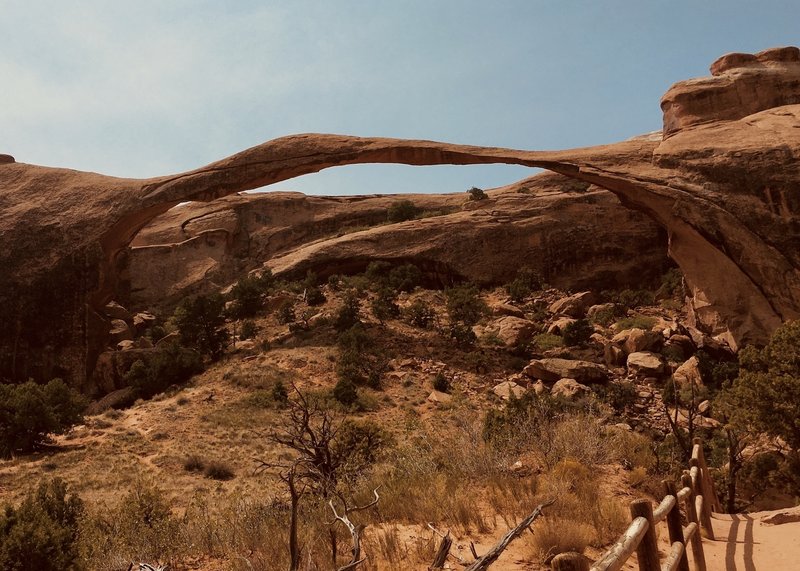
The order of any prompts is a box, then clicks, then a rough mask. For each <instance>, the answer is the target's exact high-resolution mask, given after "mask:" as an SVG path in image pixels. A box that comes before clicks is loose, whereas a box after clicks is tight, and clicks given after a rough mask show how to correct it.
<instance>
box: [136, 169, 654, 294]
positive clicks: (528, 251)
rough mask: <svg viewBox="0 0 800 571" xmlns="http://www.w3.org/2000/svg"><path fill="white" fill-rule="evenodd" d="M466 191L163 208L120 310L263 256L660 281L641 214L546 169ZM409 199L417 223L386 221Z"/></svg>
mask: <svg viewBox="0 0 800 571" xmlns="http://www.w3.org/2000/svg"><path fill="white" fill-rule="evenodd" d="M488 194H489V196H490V198H489V199H487V200H483V201H469V200H467V196H466V194H463V193H459V194H446V195H403V196H357V197H313V196H305V195H303V194H299V193H288V192H276V193H262V194H250V195H237V196H231V197H226V198H222V199H220V200H218V201H215V202H212V203H192V204H188V205H185V206H181V207H178V208H175V209H173V210H170V211H169V212H167V213H165V214H163V215H162V216H159V217H158V218H157V219H155V220H154V221H153V222H152V223H151V224H149V225H148V226H147V227H145V228H144V229H143V230H142V232H141V233H140V234H139V235H138V236H137V237H136V239H135V240H134V242H133V244H132V246H133V247H132V249H131V251H130V256H129V268H128V272H127V276H128V279H129V282H130V288H129V289H130V297H129V299H124V298H123V304H126V303H127V305H126V307H129V308H131V307H133V308H134V309H138V308H148V307H150V308H152V307H156V306H158V305H159V304H161V303H166V304H169V302H170V301H172V300H174V299H176V298H177V297H180V296H182V295H185V294H186V293H187V292H194V291H200V290H202V289H203V288H212V287H213V286H214V284H216V285H217V286H219V285H221V284H227V283H230V282H232V281H233V280H235V279H236V277H237V276H239V275H242V273H243V272H245V271H247V270H251V269H253V268H256V267H260V266H261V265H262V264H263V263H264V261H265V260H268V261H269V262H268V265H269V266H270V267H271V268H272V269H273V271H274V272H275V273H276V274H279V275H280V274H292V275H294V276H302V275H304V274H305V272H306V271H308V270H313V271H314V272H316V273H317V274H318V275H319V276H321V277H323V278H325V277H327V276H328V275H330V274H332V273H347V272H355V271H363V270H364V267H365V266H366V265H367V264H368V263H369V262H370V261H373V260H388V261H392V262H396V263H405V262H408V261H413V262H414V263H415V264H416V265H417V266H418V267H420V268H421V269H422V270H423V272H424V273H425V275H426V278H427V281H428V282H429V283H433V284H437V285H441V284H449V283H451V282H452V281H453V280H458V279H469V280H471V281H474V282H476V283H480V284H484V285H489V284H498V283H503V282H506V281H508V280H510V279H512V278H513V277H514V276H515V275H516V272H517V270H518V269H519V267H520V265H522V264H527V265H529V266H531V267H535V268H537V269H538V270H539V271H540V273H541V274H542V275H543V276H544V277H545V278H546V280H547V282H548V283H551V284H553V285H555V286H557V287H560V288H562V289H582V288H586V287H589V286H590V285H591V286H593V287H599V288H601V289H611V288H615V287H624V286H627V285H631V284H641V283H643V282H645V281H647V280H648V279H649V278H656V277H657V276H658V275H660V274H661V273H663V271H664V269H665V262H666V255H665V254H666V234H665V233H664V232H663V230H661V229H660V228H659V227H658V225H657V224H655V223H654V222H653V221H651V220H650V219H649V218H648V217H647V216H645V215H643V214H641V213H639V212H635V211H633V210H629V209H627V208H624V207H623V206H621V205H620V203H619V200H617V198H616V197H615V196H614V195H613V194H611V193H609V192H607V191H604V190H601V189H599V188H598V187H589V185H587V184H584V183H579V182H578V183H576V182H575V181H571V180H570V179H568V178H565V177H563V176H561V175H554V174H550V173H543V174H541V175H538V176H535V177H532V178H530V179H526V180H524V181H521V182H518V183H515V184H512V185H509V186H507V187H503V188H500V189H496V190H492V191H489V193H488ZM398 200H410V201H412V202H413V203H414V205H415V206H416V207H417V208H418V210H419V212H421V213H424V214H423V218H422V219H419V220H410V221H406V222H402V223H394V224H388V223H387V209H388V208H389V207H390V206H391V205H392V204H394V203H396V202H397V201H398Z"/></svg>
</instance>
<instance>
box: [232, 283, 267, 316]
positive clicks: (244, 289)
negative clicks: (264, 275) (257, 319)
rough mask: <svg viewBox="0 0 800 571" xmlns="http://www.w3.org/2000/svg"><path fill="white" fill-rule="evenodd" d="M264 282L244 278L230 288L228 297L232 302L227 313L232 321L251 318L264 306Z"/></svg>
mask: <svg viewBox="0 0 800 571" xmlns="http://www.w3.org/2000/svg"><path fill="white" fill-rule="evenodd" d="M264 292H265V288H264V282H263V281H262V280H261V279H260V278H256V277H250V276H246V277H243V278H239V280H238V281H237V282H236V284H234V286H233V288H231V292H230V294H229V295H228V297H229V299H230V300H231V301H232V302H233V304H232V307H231V309H230V311H229V313H230V315H231V317H233V318H234V319H243V318H245V317H252V316H254V315H255V314H256V313H258V311H259V310H260V309H261V308H262V307H263V306H264V300H263V295H264Z"/></svg>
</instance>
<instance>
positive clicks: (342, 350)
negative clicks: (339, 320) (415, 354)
mask: <svg viewBox="0 0 800 571" xmlns="http://www.w3.org/2000/svg"><path fill="white" fill-rule="evenodd" d="M338 345H339V356H338V358H337V359H336V374H337V375H338V377H339V378H340V379H346V380H348V381H350V382H352V383H353V384H355V385H367V386H369V387H372V388H374V389H377V388H380V379H381V374H382V373H383V371H384V370H385V369H386V359H385V357H382V356H380V355H377V354H375V353H373V352H372V351H371V349H372V347H373V343H372V339H370V337H369V335H368V334H367V332H366V330H365V329H364V326H363V325H362V324H360V323H359V324H356V325H354V326H353V327H351V328H350V329H348V330H347V331H344V332H342V333H340V334H339V339H338Z"/></svg>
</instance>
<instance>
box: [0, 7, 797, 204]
mask: <svg viewBox="0 0 800 571" xmlns="http://www.w3.org/2000/svg"><path fill="white" fill-rule="evenodd" d="M798 33H800V1H798V0H793V1H789V0H786V1H771V0H759V1H758V2H756V1H753V0H750V1H746V2H744V1H722V0H714V1H705V0H693V1H688V0H685V1H674V0H673V1H645V0H606V1H601V0H593V1H589V0H583V1H577V0H576V1H569V0H551V1H545V0H528V1H523V0H494V1H490V0H482V1H479V0H476V1H473V0H438V1H437V0H394V1H385V0H339V1H335V0H327V1H325V0H316V1H312V0H286V1H281V2H279V1H266V0H265V1H260V2H259V1H255V0H240V1H235V0H227V1H221V0H220V1H211V0H135V1H133V0H132V1H117V0H0V153H10V154H12V155H14V156H15V157H16V158H17V160H18V161H20V162H29V163H36V164H46V165H52V166H65V167H71V168H76V169H81V170H92V171H98V172H103V173H107V174H112V175H117V176H134V177H145V176H156V175H161V174H168V173H173V172H178V171H182V170H188V169H191V168H195V167H198V166H201V165H203V164H206V163H208V162H210V161H213V160H216V159H219V158H222V157H224V156H227V155H229V154H232V153H234V152H236V151H239V150H242V149H244V148H246V147H249V146H252V145H255V144H258V143H261V142H263V141H266V140H268V139H272V138H275V137H280V136H283V135H288V134H292V133H303V132H321V133H346V134H353V135H376V136H388V137H406V138H422V139H435V140H444V141H450V142H457V143H466V144H477V145H491V146H507V147H518V148H525V149H557V148H565V147H576V146H586V145H594V144H600V143H608V142H613V141H617V140H621V139H625V138H628V137H631V136H634V135H637V134H640V133H643V132H647V131H652V130H655V129H658V128H660V122H661V113H660V109H659V106H658V102H659V98H660V97H661V95H662V94H663V92H664V91H665V90H666V89H667V88H668V87H669V86H670V85H671V84H672V83H673V82H675V81H678V80H681V79H686V78H690V77H697V76H702V75H707V73H708V66H709V64H710V63H711V62H712V61H713V60H714V59H715V58H716V57H718V56H720V55H722V54H723V53H726V52H730V51H745V52H753V51H758V50H761V49H765V48H768V47H773V46H780V45H797V44H799V43H800V38H799V37H798ZM529 174H530V171H528V170H526V169H524V168H521V167H509V166H497V167H491V166H473V167H424V168H420V167H403V166H389V165H365V166H352V167H344V168H339V169H330V170H327V171H323V172H322V173H318V174H315V175H309V176H306V177H302V178H300V179H296V180H293V181H286V182H283V183H280V184H279V185H277V187H278V188H280V189H295V190H302V191H304V192H308V193H314V194H357V193H373V192H462V191H464V190H466V188H468V187H470V186H473V185H475V186H480V187H484V188H488V187H492V186H499V185H502V184H507V183H510V182H513V181H514V180H517V179H519V178H523V177H525V176H528V175H529Z"/></svg>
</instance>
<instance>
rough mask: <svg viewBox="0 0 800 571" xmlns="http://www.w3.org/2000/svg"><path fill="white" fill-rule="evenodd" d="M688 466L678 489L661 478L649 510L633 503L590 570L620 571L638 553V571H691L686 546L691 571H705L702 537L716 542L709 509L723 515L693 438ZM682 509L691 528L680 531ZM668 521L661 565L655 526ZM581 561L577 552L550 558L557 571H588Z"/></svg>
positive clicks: (647, 505)
mask: <svg viewBox="0 0 800 571" xmlns="http://www.w3.org/2000/svg"><path fill="white" fill-rule="evenodd" d="M689 466H690V468H689V469H688V470H685V471H684V473H683V476H682V477H681V482H680V489H678V488H677V487H676V485H675V483H673V482H670V481H667V480H665V481H664V482H663V483H664V492H665V494H664V499H662V500H661V503H660V504H658V506H656V507H655V509H654V508H653V505H652V503H651V502H650V500H648V499H639V500H635V501H633V502H632V503H631V523H630V525H629V526H628V528H627V529H626V530H625V531H624V532H623V533H622V535H621V536H620V537H619V539H618V540H617V541H616V542H615V543H614V544H613V545H612V546H611V547H610V548H609V549H608V550H607V551H606V552H605V553H604V554H603V555H602V557H600V559H598V560H597V562H596V563H594V564H593V565H592V566H591V568H589V571H619V570H620V569H622V567H623V566H624V565H625V563H626V562H627V560H628V559H629V558H630V557H631V556H632V555H633V554H634V552H635V553H636V560H637V563H638V565H639V571H689V557H688V550H687V545H688V546H690V547H691V553H692V557H691V559H692V568H693V569H694V571H706V560H705V555H704V553H703V542H702V538H701V537H700V535H701V533H702V535H703V536H705V537H707V538H709V539H714V530H713V529H712V527H711V513H712V511H721V507H720V503H719V498H718V497H717V492H716V489H715V488H714V481H713V480H712V479H711V476H710V474H709V472H708V465H707V464H706V460H705V457H704V455H703V445H702V442H701V441H700V439H699V438H695V439H694V441H693V447H692V457H691V460H690V462H689ZM681 509H683V515H684V516H685V518H686V520H687V521H688V522H689V524H688V525H687V526H686V527H682V524H681V513H682V512H681ZM661 522H666V524H667V529H668V531H669V542H670V550H669V553H668V554H667V556H666V558H665V559H664V562H663V563H661V562H660V561H659V553H658V546H657V545H656V534H655V526H656V525H658V524H659V523H661ZM586 565H587V564H586V563H585V558H583V557H582V556H581V557H577V556H576V554H575V553H562V554H561V555H558V556H557V557H555V558H554V559H553V569H556V570H558V571H586V569H587V567H586Z"/></svg>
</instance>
